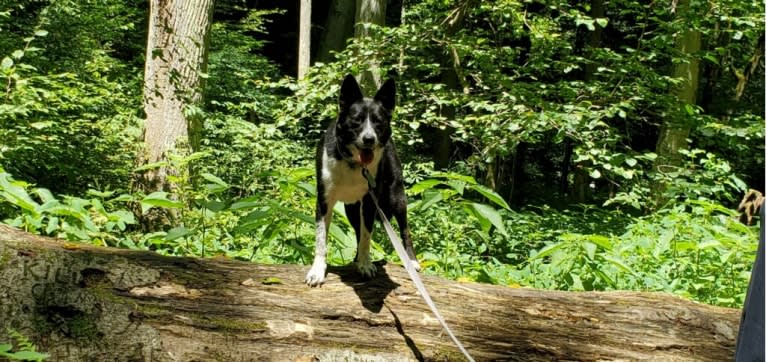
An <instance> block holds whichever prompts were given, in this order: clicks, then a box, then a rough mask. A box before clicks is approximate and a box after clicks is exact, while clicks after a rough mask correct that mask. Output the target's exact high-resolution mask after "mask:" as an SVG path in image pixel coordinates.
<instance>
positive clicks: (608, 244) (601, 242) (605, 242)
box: [585, 234, 612, 250]
mask: <svg viewBox="0 0 766 362" xmlns="http://www.w3.org/2000/svg"><path fill="white" fill-rule="evenodd" d="M585 240H587V241H589V242H591V243H593V244H596V245H598V246H600V247H601V248H603V249H604V250H612V241H611V240H610V239H609V238H608V237H606V236H602V235H593V234H591V235H585Z"/></svg>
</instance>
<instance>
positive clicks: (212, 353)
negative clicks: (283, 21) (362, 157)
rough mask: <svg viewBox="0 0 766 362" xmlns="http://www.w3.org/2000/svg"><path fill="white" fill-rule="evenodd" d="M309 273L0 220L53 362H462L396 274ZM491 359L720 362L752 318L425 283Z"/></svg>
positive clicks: (605, 296)
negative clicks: (127, 245)
mask: <svg viewBox="0 0 766 362" xmlns="http://www.w3.org/2000/svg"><path fill="white" fill-rule="evenodd" d="M307 268H308V267H307V266H294V265H256V264H250V263H245V262H238V261H230V260H219V259H194V258H175V257H165V256H161V255H157V254H154V253H151V252H145V251H129V250H122V249H113V248H99V247H93V246H87V245H82V244H71V243H65V242H62V241H59V240H55V239H50V238H44V237H38V236H34V235H29V234H26V233H23V232H20V231H17V230H14V229H11V228H9V227H6V226H3V225H0V342H2V341H9V340H10V339H9V337H8V335H7V332H6V330H7V328H13V329H15V330H17V331H19V332H21V333H23V334H25V335H26V336H28V337H30V338H31V339H32V340H33V341H34V342H35V343H36V344H37V345H38V350H42V351H45V352H48V353H50V354H51V355H52V357H51V359H50V360H52V361H251V360H258V361H317V360H318V361H338V360H345V361H406V360H438V361H442V360H445V361H446V360H449V361H452V360H462V355H461V354H460V352H459V351H458V350H457V348H456V347H455V346H454V345H453V344H452V343H451V341H450V339H449V337H448V336H447V335H446V333H443V332H442V330H441V328H440V326H439V323H438V322H437V321H436V320H435V319H434V318H433V316H432V315H431V313H430V311H429V310H428V307H427V306H426V305H425V304H424V303H423V301H422V300H421V299H420V297H419V295H418V294H417V293H416V292H415V289H414V287H413V286H412V284H411V282H410V281H409V280H408V279H407V276H406V272H405V271H404V269H403V268H401V267H400V266H397V265H390V264H389V265H380V266H379V268H378V269H379V270H380V271H381V273H380V275H378V277H376V278H375V279H373V280H370V281H364V280H361V279H359V278H357V276H356V273H355V271H354V270H353V269H352V268H348V267H335V268H330V269H329V275H328V278H327V281H326V283H325V284H324V285H323V286H322V287H321V288H313V289H312V288H308V287H306V286H305V285H304V283H303V278H304V275H305V273H306V271H307ZM423 279H424V282H425V283H426V286H427V288H428V290H429V291H430V293H431V294H432V297H433V299H434V301H435V302H436V304H437V305H438V307H439V308H440V310H441V311H442V314H443V315H444V317H445V318H446V319H447V323H449V324H450V326H451V327H452V329H453V330H454V331H455V333H456V335H457V336H458V338H459V339H460V340H461V341H462V342H463V343H464V344H465V346H466V348H467V349H468V351H469V352H471V354H472V355H473V356H474V358H476V360H477V361H487V360H519V361H535V360H540V361H550V360H562V359H564V360H588V361H590V360H636V359H648V360H709V361H726V360H731V359H732V358H733V356H734V346H735V338H736V332H737V327H738V324H739V316H740V311H739V310H736V309H726V308H717V307H711V306H707V305H702V304H697V303H693V302H689V301H686V300H683V299H681V298H678V297H674V296H670V295H667V294H661V293H632V292H631V293H628V292H579V293H578V292H557V291H541V290H532V289H524V288H516V289H514V288H508V287H503V286H495V285H484V284H474V283H458V282H454V281H448V280H444V279H441V278H436V277H430V276H424V278H423Z"/></svg>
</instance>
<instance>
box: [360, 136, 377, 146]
mask: <svg viewBox="0 0 766 362" xmlns="http://www.w3.org/2000/svg"><path fill="white" fill-rule="evenodd" d="M362 143H364V145H365V146H372V145H374V144H375V136H374V135H371V134H366V135H364V136H362Z"/></svg>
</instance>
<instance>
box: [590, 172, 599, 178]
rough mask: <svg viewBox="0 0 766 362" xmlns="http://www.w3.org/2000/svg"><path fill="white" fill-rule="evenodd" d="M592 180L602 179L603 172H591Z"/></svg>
mask: <svg viewBox="0 0 766 362" xmlns="http://www.w3.org/2000/svg"><path fill="white" fill-rule="evenodd" d="M590 177H591V178H601V171H599V170H593V171H591V172H590Z"/></svg>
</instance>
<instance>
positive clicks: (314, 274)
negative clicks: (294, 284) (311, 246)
mask: <svg viewBox="0 0 766 362" xmlns="http://www.w3.org/2000/svg"><path fill="white" fill-rule="evenodd" d="M326 269H327V265H326V264H314V265H312V266H311V270H309V272H308V274H306V285H308V286H310V287H316V286H318V285H320V284H322V283H324V273H325V270H326Z"/></svg>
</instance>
